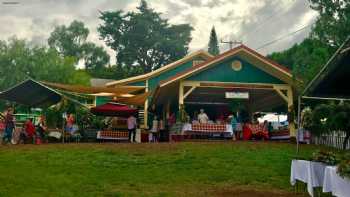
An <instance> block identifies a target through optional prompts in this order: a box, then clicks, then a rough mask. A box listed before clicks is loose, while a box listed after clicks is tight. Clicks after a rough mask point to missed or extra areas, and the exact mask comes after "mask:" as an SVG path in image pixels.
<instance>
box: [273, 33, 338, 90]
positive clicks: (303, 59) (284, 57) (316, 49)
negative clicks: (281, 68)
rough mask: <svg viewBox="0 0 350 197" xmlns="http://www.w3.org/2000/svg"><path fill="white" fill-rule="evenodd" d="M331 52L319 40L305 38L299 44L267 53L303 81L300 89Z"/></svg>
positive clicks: (316, 71)
mask: <svg viewBox="0 0 350 197" xmlns="http://www.w3.org/2000/svg"><path fill="white" fill-rule="evenodd" d="M332 52H333V50H332V49H331V48H329V47H328V46H327V45H326V44H324V43H322V42H320V41H319V40H315V39H311V38H307V39H305V40H304V41H303V42H301V43H300V44H295V45H294V46H293V47H291V48H289V49H287V50H285V51H282V52H275V53H272V54H270V55H268V57H269V58H271V59H273V60H275V61H277V62H278V63H280V64H282V65H285V66H287V67H288V68H289V69H291V70H292V71H293V75H294V77H296V78H298V79H301V80H302V81H303V83H302V86H301V87H300V88H301V89H302V88H304V86H305V85H307V84H308V82H309V81H310V80H311V79H312V78H313V77H314V76H315V75H316V74H317V73H318V71H319V70H320V68H321V67H322V66H323V65H324V64H325V63H326V61H327V60H328V58H329V57H330V54H331V53H332Z"/></svg>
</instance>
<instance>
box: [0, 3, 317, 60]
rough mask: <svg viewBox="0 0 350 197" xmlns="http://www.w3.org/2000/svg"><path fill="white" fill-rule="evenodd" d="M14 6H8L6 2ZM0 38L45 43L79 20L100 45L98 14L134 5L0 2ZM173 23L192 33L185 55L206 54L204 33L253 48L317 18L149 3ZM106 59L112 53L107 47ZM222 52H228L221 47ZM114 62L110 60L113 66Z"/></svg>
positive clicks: (254, 7)
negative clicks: (56, 29) (202, 51)
mask: <svg viewBox="0 0 350 197" xmlns="http://www.w3.org/2000/svg"><path fill="white" fill-rule="evenodd" d="M13 1H16V2H19V4H8V3H6V2H13ZM0 2H1V4H0V39H1V40H4V39H8V38H9V37H11V36H14V35H15V36H17V37H18V38H25V39H27V40H28V41H30V42H32V43H35V44H46V39H47V38H48V36H49V34H50V32H51V31H52V30H53V29H54V27H55V26H57V25H62V24H65V25H68V24H69V23H70V22H71V21H73V20H80V21H83V22H84V23H85V24H86V26H87V27H88V28H89V29H90V35H89V38H88V39H89V40H90V41H93V42H95V43H96V44H98V45H102V46H105V45H104V43H103V41H101V40H99V36H98V33H97V30H96V29H97V27H98V25H99V23H100V21H99V19H98V16H99V11H105V10H120V9H122V10H125V11H130V10H134V9H135V8H136V6H137V5H138V4H139V1H138V0H0ZM147 2H149V4H150V6H151V7H153V8H154V9H155V10H156V11H158V12H161V13H162V16H163V17H164V18H167V19H169V22H170V23H172V24H181V23H189V24H191V25H192V27H193V28H194V31H193V32H192V37H193V39H192V42H191V44H190V51H195V50H198V49H206V47H207V43H208V39H209V33H210V29H211V28H212V26H215V28H216V31H217V34H218V37H219V39H223V40H224V41H226V40H238V41H243V43H244V44H245V45H247V46H249V47H251V48H253V49H257V48H260V46H262V45H264V44H266V43H269V42H270V41H273V40H276V39H279V38H281V37H285V35H288V34H289V33H291V32H294V31H295V30H298V29H300V28H302V27H304V26H307V25H308V24H311V23H312V22H313V21H315V19H316V18H317V13H316V12H315V11H313V10H311V9H310V8H309V3H308V1H307V0H148V1H147ZM309 32H310V27H308V28H305V29H304V30H303V31H300V32H298V33H296V34H294V35H292V36H289V37H285V38H284V39H282V40H280V41H278V42H275V43H273V44H271V45H268V46H266V47H264V48H261V49H259V50H258V51H259V52H260V53H262V54H269V53H271V52H274V51H280V50H283V49H287V48H289V47H290V46H292V45H293V44H294V43H298V42H300V41H302V40H303V38H305V37H306V36H307V35H308V33H309ZM106 48H107V50H108V52H109V53H110V54H111V56H114V54H113V51H112V50H110V49H108V47H106ZM220 48H221V51H225V50H227V49H228V45H227V44H220ZM114 61H115V59H114V58H112V62H114Z"/></svg>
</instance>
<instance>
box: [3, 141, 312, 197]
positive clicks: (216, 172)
mask: <svg viewBox="0 0 350 197" xmlns="http://www.w3.org/2000/svg"><path fill="white" fill-rule="evenodd" d="M314 150H315V147H313V146H303V147H302V148H301V155H309V154H311V152H312V151H314ZM294 156H295V145H292V144H287V143H260V142H247V143H244V142H239V143H232V142H223V143H222V142H219V143H216V142H208V143H177V144H65V145H61V144H55V145H40V146H35V145H22V146H1V147H0V196H65V197H66V196H212V195H219V194H220V195H221V196H225V195H227V196H230V194H231V193H230V192H235V191H238V190H240V189H243V190H251V189H252V188H253V189H254V190H256V191H273V192H277V193H278V192H279V193H280V194H281V193H286V194H290V192H292V188H291V186H290V184H289V175H290V163H291V159H292V158H293V157H294ZM223 191H225V192H226V193H225V192H223ZM220 192H223V193H220ZM220 195H219V196H220Z"/></svg>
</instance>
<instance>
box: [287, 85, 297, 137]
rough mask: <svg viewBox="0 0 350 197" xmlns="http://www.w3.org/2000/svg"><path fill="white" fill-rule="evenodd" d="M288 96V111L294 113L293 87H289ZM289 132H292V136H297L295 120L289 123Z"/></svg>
mask: <svg viewBox="0 0 350 197" xmlns="http://www.w3.org/2000/svg"><path fill="white" fill-rule="evenodd" d="M287 97H288V112H290V113H291V114H294V113H292V112H293V111H294V107H293V91H292V88H291V87H288V89H287ZM293 120H294V118H293ZM289 132H290V137H296V129H295V123H294V121H292V122H290V123H289Z"/></svg>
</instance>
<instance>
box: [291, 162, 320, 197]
mask: <svg viewBox="0 0 350 197" xmlns="http://www.w3.org/2000/svg"><path fill="white" fill-rule="evenodd" d="M325 168H326V165H325V164H323V163H320V162H313V161H306V160H292V166H291V173H290V183H291V184H292V185H295V183H296V181H297V180H299V181H302V182H304V183H306V184H307V191H308V192H309V194H310V195H311V196H314V192H313V188H314V187H321V186H322V185H323V180H324V172H325Z"/></svg>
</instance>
